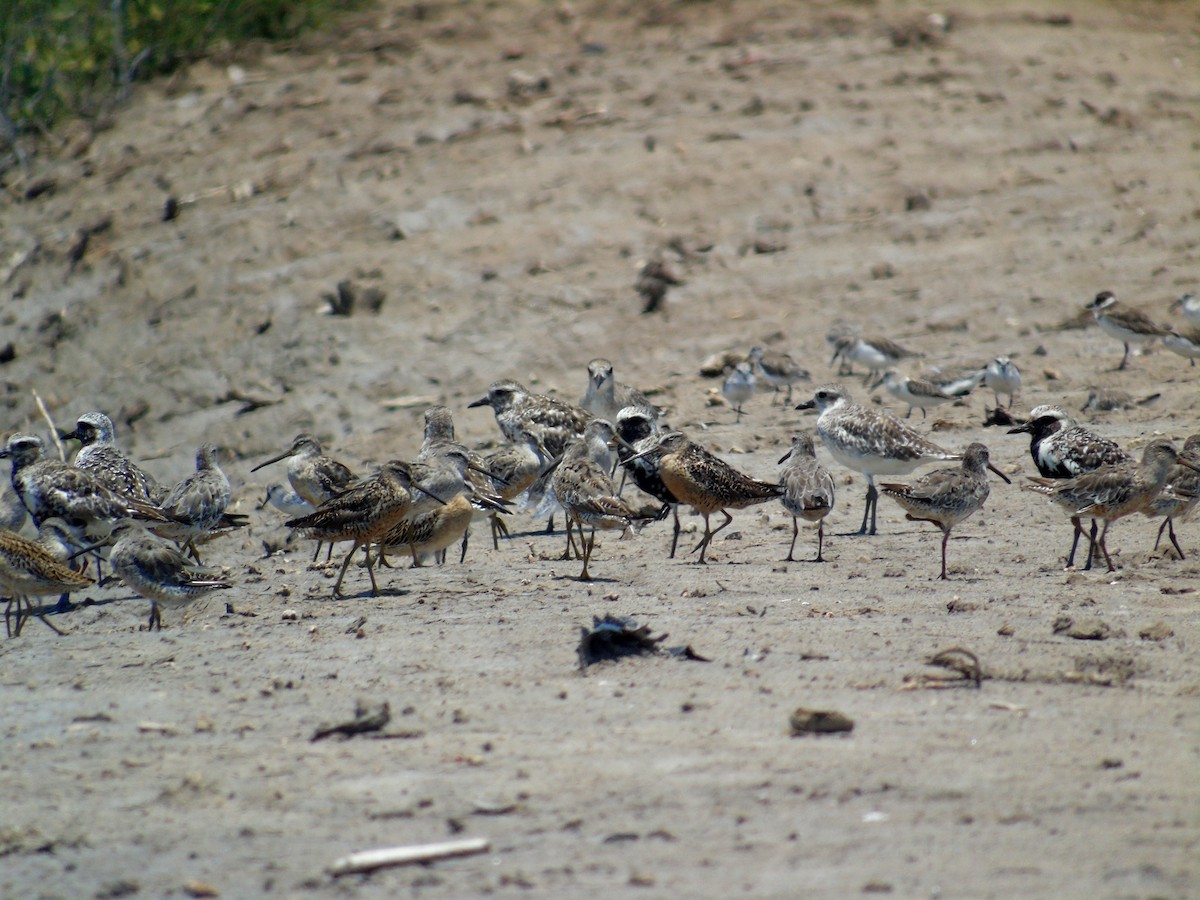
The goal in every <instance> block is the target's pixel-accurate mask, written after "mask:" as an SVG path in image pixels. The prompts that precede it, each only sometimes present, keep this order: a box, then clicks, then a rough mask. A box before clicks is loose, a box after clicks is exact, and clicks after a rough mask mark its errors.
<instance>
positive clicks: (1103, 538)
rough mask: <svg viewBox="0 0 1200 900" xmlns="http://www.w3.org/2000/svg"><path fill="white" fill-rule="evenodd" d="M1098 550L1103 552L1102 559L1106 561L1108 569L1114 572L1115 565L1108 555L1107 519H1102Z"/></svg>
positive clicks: (1115, 569)
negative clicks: (1102, 525) (1102, 524)
mask: <svg viewBox="0 0 1200 900" xmlns="http://www.w3.org/2000/svg"><path fill="white" fill-rule="evenodd" d="M1099 546H1100V552H1101V553H1103V554H1104V561H1105V562H1106V563H1108V571H1110V572H1115V571H1117V567H1116V566H1114V565H1113V564H1112V559H1111V558H1110V557H1109V555H1108V520H1107V519H1105V521H1104V528H1103V529H1101V531H1100V545H1099Z"/></svg>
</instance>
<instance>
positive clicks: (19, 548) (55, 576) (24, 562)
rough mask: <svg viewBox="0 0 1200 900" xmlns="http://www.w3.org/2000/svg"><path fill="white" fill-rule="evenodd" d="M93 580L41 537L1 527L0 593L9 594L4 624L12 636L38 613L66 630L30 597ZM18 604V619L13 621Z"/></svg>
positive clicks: (72, 588)
mask: <svg viewBox="0 0 1200 900" xmlns="http://www.w3.org/2000/svg"><path fill="white" fill-rule="evenodd" d="M92 583H93V582H92V579H91V578H89V577H87V576H86V575H84V574H83V573H82V572H76V571H75V570H74V569H72V568H71V567H70V566H68V565H67V564H66V563H65V562H63V561H62V560H59V559H57V558H56V557H55V555H54V554H53V553H51V552H50V550H48V549H47V548H46V547H45V546H44V545H43V544H41V543H40V542H39V541H31V540H29V538H26V537H22V536H21V535H19V534H16V533H14V532H12V531H8V530H7V529H0V593H2V594H4V595H5V596H7V597H8V598H9V600H8V605H7V606H6V607H5V608H4V628H5V631H6V632H7V633H8V636H9V637H15V636H17V635H19V634H20V633H21V627H22V625H23V624H24V621H25V619H27V618H28V617H29V616H30V615H36V616H37V617H38V618H39V619H41V620H42V621H43V622H45V623H46V626H47V627H48V628H50V629H51V630H52V631H56V632H58V633H59V634H62V632H61V631H59V629H57V628H55V627H54V626H53V625H51V624H50V622H49V621H47V619H46V618H45V616H43V615H42V614H41V613H40V612H37V613H35V612H34V611H33V604H32V603H31V602H30V600H29V598H30V597H34V596H42V595H46V594H62V593H68V592H70V591H78V590H82V589H83V588H85V587H88V586H89V585H91V584H92ZM14 606H15V607H16V621H15V622H14V623H13V624H12V625H10V622H9V620H10V617H11V616H12V609H13V607H14Z"/></svg>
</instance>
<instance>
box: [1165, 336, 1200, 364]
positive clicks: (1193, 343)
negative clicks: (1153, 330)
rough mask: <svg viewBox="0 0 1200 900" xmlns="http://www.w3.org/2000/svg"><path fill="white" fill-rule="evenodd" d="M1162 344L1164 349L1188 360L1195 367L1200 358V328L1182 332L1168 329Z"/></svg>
mask: <svg viewBox="0 0 1200 900" xmlns="http://www.w3.org/2000/svg"><path fill="white" fill-rule="evenodd" d="M1162 342H1163V346H1164V347H1166V348H1167V349H1168V350H1170V351H1171V352H1172V353H1178V354H1179V355H1180V356H1182V357H1184V358H1186V359H1187V360H1188V362H1190V363H1191V364H1192V365H1193V366H1194V365H1195V364H1196V359H1197V358H1198V357H1200V328H1193V329H1191V330H1190V331H1182V332H1179V331H1174V330H1173V329H1167V330H1166V331H1165V333H1164V334H1163V336H1162Z"/></svg>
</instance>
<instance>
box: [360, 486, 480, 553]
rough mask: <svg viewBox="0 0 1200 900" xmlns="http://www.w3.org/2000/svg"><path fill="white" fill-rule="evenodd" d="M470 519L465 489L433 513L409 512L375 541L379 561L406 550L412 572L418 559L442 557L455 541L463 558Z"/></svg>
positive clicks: (470, 511) (469, 502)
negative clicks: (428, 556) (461, 543)
mask: <svg viewBox="0 0 1200 900" xmlns="http://www.w3.org/2000/svg"><path fill="white" fill-rule="evenodd" d="M474 515H475V507H474V506H473V505H472V504H471V500H470V498H469V496H468V493H467V490H466V488H465V487H464V488H462V489H460V490H459V491H458V493H456V494H453V495H451V496H450V499H449V500H447V501H446V502H445V503H442V504H438V505H436V506H435V507H434V508H433V509H430V510H427V511H425V512H423V513H420V514H418V515H416V516H413V515H412V514H411V512H410V513H409V515H406V516H405V517H404V518H403V519H401V520H400V521H399V522H397V523H396V524H395V525H393V526H392V527H391V528H389V529H388V530H387V531H386V532H385V533H384V534H383V536H382V537H380V538H379V541H378V547H379V561H380V563H382V564H384V565H386V560H385V558H384V557H385V556H386V555H387V554H388V553H392V552H395V551H398V550H408V551H409V552H411V553H412V560H413V562H412V567H413V568H414V569H415V568H417V567H418V566H420V565H421V559H422V557H424V556H425V555H426V554H428V553H432V554H434V556H435V557H436V556H437V555H438V554H444V553H445V551H446V548H447V547H449V546H450V545H451V544H453V543H455V542H456V541H458V540H462V541H463V557H465V556H466V553H467V545H466V540H465V538H466V535H467V528H468V527H469V526H470V524H471V518H472V517H473V516H474ZM442 561H444V558H443V560H442ZM459 561H460V562H461V561H462V559H461V558H460V560H459Z"/></svg>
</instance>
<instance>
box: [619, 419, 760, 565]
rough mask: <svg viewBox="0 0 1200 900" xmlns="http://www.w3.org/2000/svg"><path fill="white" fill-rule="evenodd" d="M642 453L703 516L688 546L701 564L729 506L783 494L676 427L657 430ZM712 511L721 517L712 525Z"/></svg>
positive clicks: (676, 493) (682, 499)
mask: <svg viewBox="0 0 1200 900" xmlns="http://www.w3.org/2000/svg"><path fill="white" fill-rule="evenodd" d="M643 455H645V456H649V455H654V456H657V458H658V472H659V475H660V477H661V478H662V480H663V484H664V485H666V487H667V490H669V491H670V492H671V494H672V495H674V496H675V497H677V498H679V502H680V503H686V504H687V505H688V506H690V507H692V509H694V510H696V512H698V513H700V515H701V516H703V517H704V537H703V538H702V539H701V540H700V543H698V544H697V545H696V546H695V547H693V548H692V553H695V552H696V551H697V550H699V551H700V558H699V559H698V560H697V562H698V563H700V564H701V565H703V564H704V563H705V552H706V551H707V549H708V546H709V544H711V543H712V539H713V537H715V536H716V535H717V533H718V532H720V531H721V530H722V529H723V528H725V527H726V526H727V525H728V524H729V523H730V522H732V521H733V516H731V515H730V514H729V512H728V511H729V510H731V509H745V508H746V507H748V506H754V505H755V504H758V503H766V502H767V501H768V500H774V499H775V498H776V497H779V496H780V495H781V494H783V487H782V486H780V485H778V484H771V483H769V482H765V481H758V480H756V479H754V478H751V477H750V476H749V475H746V474H744V473H742V472H739V471H738V470H737V469H735V468H734V467H733V466H731V465H729V463H727V462H725V461H724V460H723V459H720V458H719V457H717V456H714V455H713V454H712V453H710V452H709V451H707V450H705V449H704V448H703V447H701V446H700V445H699V444H697V443H695V442H693V441H690V440H688V439H687V437H686V436H685V435H684V434H683V433H682V432H679V431H668V432H664V433H662V434H660V435H659V436H658V438H657V439H656V440H655V442H654V445H653V446H652V447H651V448H650V449H648V450H645V451H643V452H642V453H640V454H638V456H639V457H640V456H643ZM634 458H637V457H634ZM715 512H719V513H721V515H723V516H724V517H725V521H724V522H722V523H721V524H720V525H718V526H717V527H716V528H715V529H714V528H713V527H712V526H711V524H710V523H709V516H711V515H712V514H713V513H715Z"/></svg>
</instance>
